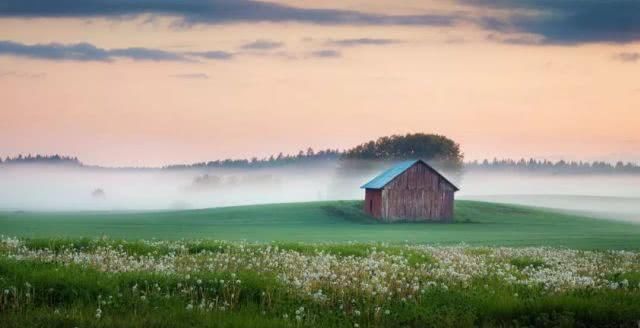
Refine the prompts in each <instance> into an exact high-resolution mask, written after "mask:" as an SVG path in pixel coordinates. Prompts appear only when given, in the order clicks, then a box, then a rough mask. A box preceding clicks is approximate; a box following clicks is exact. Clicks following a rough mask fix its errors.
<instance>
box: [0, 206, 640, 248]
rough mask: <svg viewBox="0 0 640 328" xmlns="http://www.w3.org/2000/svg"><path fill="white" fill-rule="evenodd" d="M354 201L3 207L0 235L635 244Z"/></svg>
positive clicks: (474, 214) (516, 219)
mask: <svg viewBox="0 0 640 328" xmlns="http://www.w3.org/2000/svg"><path fill="white" fill-rule="evenodd" d="M360 204H361V202H359V201H335V202H313V203H291V204H270V205H255V206H238V207H226V208H214V209H204V210H190V211H163V212H74V213H39V212H4V213H0V234H3V235H8V236H22V237H97V236H102V235H106V236H109V237H111V238H125V239H142V238H144V239H150V238H159V239H182V238H185V239H193V238H202V239H224V240H241V239H246V240H249V241H303V242H337V241H358V242H389V243H397V242H405V241H406V242H412V243H430V244H454V243H461V242H464V243H467V244H472V245H492V246H566V247H571V248H582V249H605V248H610V249H640V225H638V224H632V223H625V222H618V221H610V220H601V219H593V218H587V217H582V216H579V215H571V214H566V213H559V212H555V211H552V210H546V209H539V208H531V207H523V206H515V205H502V204H493V203H485V202H475V201H457V202H456V209H455V223H453V224H439V223H399V224H384V223H378V222H376V221H374V220H372V219H370V218H369V217H367V216H365V215H364V214H363V213H362V212H361V211H360Z"/></svg>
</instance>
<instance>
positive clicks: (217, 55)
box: [186, 51, 233, 60]
mask: <svg viewBox="0 0 640 328" xmlns="http://www.w3.org/2000/svg"><path fill="white" fill-rule="evenodd" d="M186 54H187V55H189V56H194V57H201V58H205V59H218V60H226V59H231V58H233V53H230V52H226V51H200V52H198V51H195V52H187V53H186Z"/></svg>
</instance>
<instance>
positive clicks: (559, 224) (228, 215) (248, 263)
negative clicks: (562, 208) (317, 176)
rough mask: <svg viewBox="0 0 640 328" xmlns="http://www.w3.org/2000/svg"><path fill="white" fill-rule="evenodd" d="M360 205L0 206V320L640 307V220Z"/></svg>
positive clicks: (425, 323)
mask: <svg viewBox="0 0 640 328" xmlns="http://www.w3.org/2000/svg"><path fill="white" fill-rule="evenodd" d="M360 205H361V202H358V201H340V202H317V203H296V204H275V205H259V206H242V207H228V208H216V209H206V210H194V211H172V212H138V213H123V212H100V213H88V212H83V213H77V212H76V213H30V212H5V213H1V214H0V234H2V235H4V236H5V237H0V293H1V294H0V322H2V324H1V325H0V326H2V327H398V326H402V327H494V326H500V327H510V326H516V327H636V326H637V324H638V320H640V252H639V251H637V249H640V225H637V224H632V223H625V222H619V221H609V220H600V219H593V218H587V217H581V216H578V215H570V214H566V213H560V212H555V211H551V210H546V209H540V208H531V207H522V206H513V205H499V204H493V203H484V202H475V201H458V202H457V203H456V217H455V222H454V223H452V224H438V223H431V224H425V223H401V224H383V223H378V222H376V221H373V220H372V219H370V218H368V217H366V216H364V215H363V214H362V212H361V211H360ZM7 236H19V238H18V239H16V238H13V237H7ZM80 237H89V238H80ZM152 238H153V240H150V239H152ZM142 239H147V240H146V241H145V240H142ZM239 240H246V241H239ZM462 242H464V245H461V243H462ZM490 246H491V247H490ZM493 246H500V247H493ZM510 246H517V247H510ZM523 246H535V247H523ZM565 247H568V248H565ZM578 249H583V250H578ZM613 249H618V251H614V250H613Z"/></svg>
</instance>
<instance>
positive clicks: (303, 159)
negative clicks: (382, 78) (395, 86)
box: [0, 133, 640, 173]
mask: <svg viewBox="0 0 640 328" xmlns="http://www.w3.org/2000/svg"><path fill="white" fill-rule="evenodd" d="M418 158H420V159H423V160H426V161H428V162H430V163H431V164H434V166H436V167H439V168H443V169H447V170H450V171H454V172H455V171H458V172H461V171H462V170H467V171H469V170H492V171H506V170H509V171H518V172H550V173H640V166H639V165H637V164H634V163H631V162H628V163H623V162H617V163H607V162H602V161H595V162H584V161H564V160H560V161H556V162H552V161H548V160H536V159H529V160H525V159H520V160H513V159H500V160H499V159H497V158H494V159H493V160H491V161H490V160H488V159H485V160H483V161H471V162H466V163H465V162H464V155H463V153H462V151H461V148H460V145H459V144H458V143H456V142H455V141H453V140H451V139H449V138H447V137H446V136H442V135H437V134H426V133H413V134H412V133H409V134H405V135H391V136H385V137H380V138H377V139H375V140H370V141H367V142H364V143H362V144H359V145H357V146H355V147H353V148H350V149H347V150H339V149H324V150H320V151H315V150H314V149H313V148H311V147H309V148H307V149H306V150H300V151H299V152H298V153H294V154H284V153H282V152H281V153H279V154H277V155H271V156H269V157H264V158H257V157H253V158H251V159H231V158H229V159H223V160H215V161H208V162H198V163H193V164H176V165H167V166H164V167H163V168H162V169H165V170H181V169H192V168H241V169H245V168H247V169H248V168H267V167H279V166H285V165H290V164H313V163H322V162H328V161H339V160H341V161H342V162H343V163H353V165H343V167H347V168H353V169H359V168H360V167H362V165H359V164H358V163H365V162H366V163H369V162H370V161H384V162H394V161H400V160H407V159H418ZM0 163H3V160H2V159H1V158H0ZM4 163H5V164H14V163H43V164H45V163H46V164H61V163H64V164H72V165H78V166H84V165H83V164H82V163H81V162H80V161H79V160H78V158H76V157H69V156H60V155H57V154H56V155H35V156H32V155H31V154H29V155H27V156H23V155H18V156H16V157H13V158H10V157H7V158H6V159H5V160H4Z"/></svg>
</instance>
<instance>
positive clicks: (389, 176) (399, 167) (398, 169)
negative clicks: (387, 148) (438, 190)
mask: <svg viewBox="0 0 640 328" xmlns="http://www.w3.org/2000/svg"><path fill="white" fill-rule="evenodd" d="M418 162H422V163H423V164H424V165H426V166H427V167H429V168H430V169H432V170H433V171H434V172H435V173H436V174H437V175H439V176H440V177H441V178H442V179H444V181H446V182H448V183H449V184H451V185H452V186H453V188H454V189H455V190H456V191H457V190H459V189H458V187H456V186H455V185H454V184H453V183H451V181H449V180H448V179H447V178H445V177H444V176H443V175H442V174H440V172H438V171H436V170H435V169H434V168H432V167H431V166H430V165H429V164H427V163H426V162H425V161H423V160H421V159H416V160H410V161H404V162H400V163H398V164H396V165H394V166H392V167H391V168H389V169H388V170H386V171H384V172H382V173H380V174H379V175H378V176H377V177H375V178H373V179H372V180H371V181H369V182H367V183H366V184H364V185H362V186H361V187H360V188H362V189H382V188H384V186H386V185H387V184H388V183H389V182H391V180H393V179H395V178H396V177H397V176H399V175H400V174H402V172H404V171H406V170H408V169H409V168H410V167H412V166H413V165H414V164H416V163H418Z"/></svg>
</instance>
